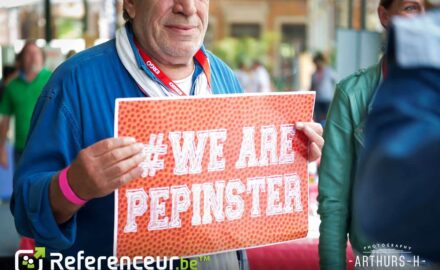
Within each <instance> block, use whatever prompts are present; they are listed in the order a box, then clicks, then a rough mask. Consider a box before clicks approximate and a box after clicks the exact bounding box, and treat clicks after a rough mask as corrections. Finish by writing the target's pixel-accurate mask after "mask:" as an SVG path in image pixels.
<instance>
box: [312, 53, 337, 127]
mask: <svg viewBox="0 0 440 270" xmlns="http://www.w3.org/2000/svg"><path fill="white" fill-rule="evenodd" d="M313 63H314V64H315V68H316V70H315V72H314V73H313V75H312V84H311V87H310V90H312V91H316V102H315V112H314V118H315V121H316V122H318V123H324V122H325V119H326V117H327V111H328V108H329V107H330V103H331V102H332V99H333V92H334V89H335V85H336V74H335V72H334V71H333V69H332V68H331V67H329V66H328V65H327V61H326V60H325V57H324V55H323V54H322V53H320V52H318V53H317V54H316V55H315V56H314V57H313Z"/></svg>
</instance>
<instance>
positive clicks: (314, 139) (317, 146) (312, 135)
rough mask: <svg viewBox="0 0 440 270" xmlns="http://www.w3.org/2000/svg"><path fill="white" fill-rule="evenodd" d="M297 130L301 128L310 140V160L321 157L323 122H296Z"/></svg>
mask: <svg viewBox="0 0 440 270" xmlns="http://www.w3.org/2000/svg"><path fill="white" fill-rule="evenodd" d="M295 127H296V129H297V130H301V131H303V132H304V134H305V135H306V136H307V138H308V139H309V141H310V144H309V146H310V147H309V161H315V160H318V159H319V158H321V152H322V147H323V146H324V138H323V137H322V134H323V129H322V126H321V124H319V123H315V122H298V123H296V124H295Z"/></svg>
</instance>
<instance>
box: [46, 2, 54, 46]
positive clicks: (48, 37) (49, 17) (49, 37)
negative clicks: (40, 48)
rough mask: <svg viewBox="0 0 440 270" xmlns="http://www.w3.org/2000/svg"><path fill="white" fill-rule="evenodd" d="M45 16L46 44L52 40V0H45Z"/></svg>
mask: <svg viewBox="0 0 440 270" xmlns="http://www.w3.org/2000/svg"><path fill="white" fill-rule="evenodd" d="M44 17H45V19H46V25H45V26H44V30H45V31H44V35H45V39H46V44H49V42H50V41H51V40H52V38H53V36H52V10H51V6H50V0H44Z"/></svg>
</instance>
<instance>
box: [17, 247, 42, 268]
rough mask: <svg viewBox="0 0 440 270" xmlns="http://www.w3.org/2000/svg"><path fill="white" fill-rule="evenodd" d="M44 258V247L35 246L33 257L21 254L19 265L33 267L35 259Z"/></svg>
mask: <svg viewBox="0 0 440 270" xmlns="http://www.w3.org/2000/svg"><path fill="white" fill-rule="evenodd" d="M44 258H46V248H45V247H36V248H35V251H34V256H33V258H32V257H30V256H28V255H26V256H23V261H22V262H21V265H23V266H25V267H26V268H27V269H35V264H36V262H35V260H39V259H44Z"/></svg>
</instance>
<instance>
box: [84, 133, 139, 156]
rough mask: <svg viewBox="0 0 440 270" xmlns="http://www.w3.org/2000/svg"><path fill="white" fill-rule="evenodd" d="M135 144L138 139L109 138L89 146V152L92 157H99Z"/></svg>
mask: <svg viewBox="0 0 440 270" xmlns="http://www.w3.org/2000/svg"><path fill="white" fill-rule="evenodd" d="M134 143H136V139H135V138H132V137H121V138H109V139H105V140H102V141H99V142H97V143H95V144H93V145H92V146H89V147H88V148H87V150H88V151H89V152H90V153H91V155H92V156H94V157H98V156H101V155H103V154H105V153H107V152H109V151H111V150H113V149H116V148H120V147H125V146H128V145H131V144H134Z"/></svg>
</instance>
